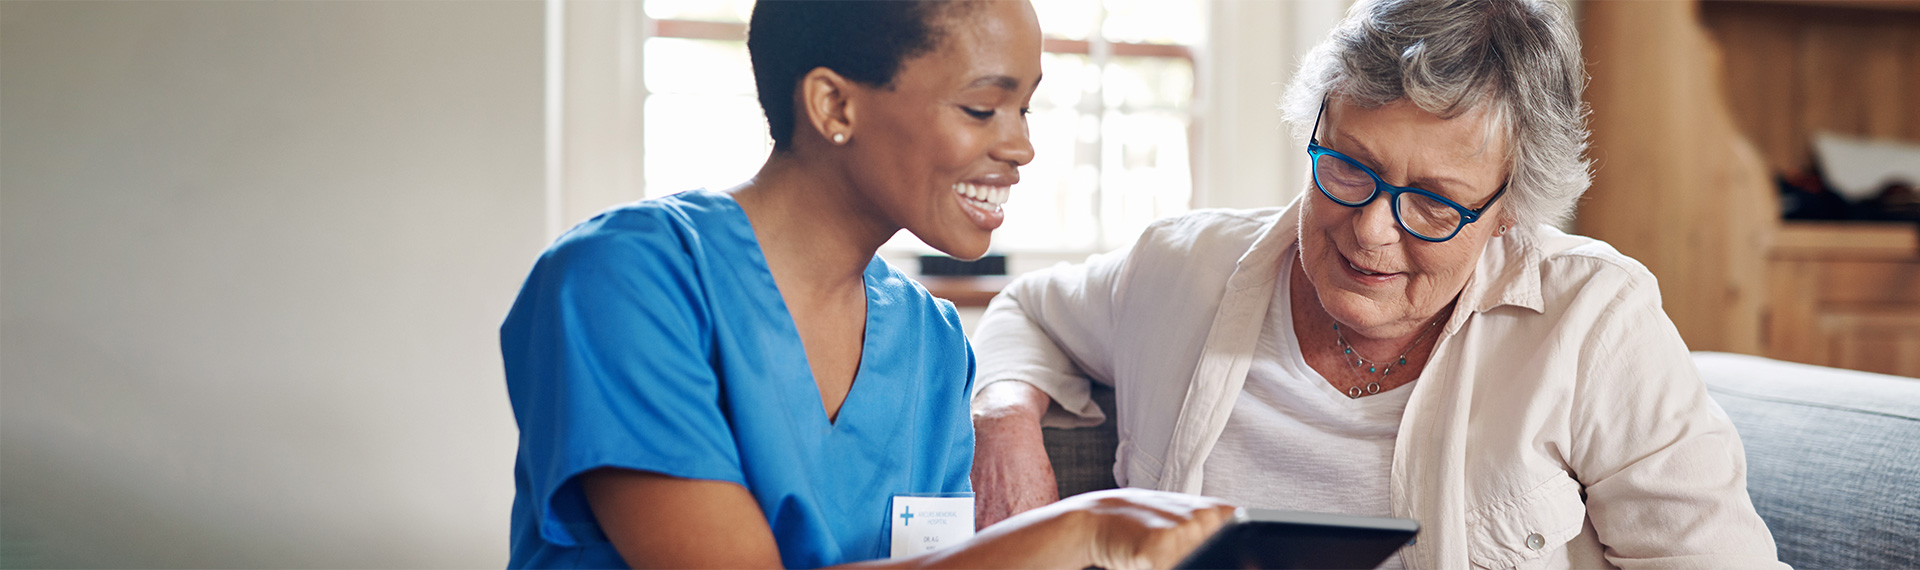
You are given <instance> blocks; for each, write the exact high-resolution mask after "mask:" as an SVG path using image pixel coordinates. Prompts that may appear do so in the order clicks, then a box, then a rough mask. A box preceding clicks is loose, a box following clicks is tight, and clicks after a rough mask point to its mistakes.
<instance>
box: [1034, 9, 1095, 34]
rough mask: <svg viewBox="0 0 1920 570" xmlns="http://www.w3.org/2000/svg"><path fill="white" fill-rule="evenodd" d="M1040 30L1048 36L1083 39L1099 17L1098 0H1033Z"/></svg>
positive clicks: (1091, 30) (1090, 32)
mask: <svg viewBox="0 0 1920 570" xmlns="http://www.w3.org/2000/svg"><path fill="white" fill-rule="evenodd" d="M1033 11H1034V13H1036V14H1039V15H1040V32H1041V34H1043V35H1045V36H1046V37H1049V38H1060V39H1067V40H1085V39H1087V36H1088V35H1090V34H1092V33H1093V23H1094V22H1095V21H1098V20H1099V18H1100V2H1099V0H1033Z"/></svg>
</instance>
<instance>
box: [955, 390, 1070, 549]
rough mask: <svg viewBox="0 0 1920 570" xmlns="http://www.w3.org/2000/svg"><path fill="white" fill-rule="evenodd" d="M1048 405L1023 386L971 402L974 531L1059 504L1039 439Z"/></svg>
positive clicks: (986, 392)
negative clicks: (974, 507)
mask: <svg viewBox="0 0 1920 570" xmlns="http://www.w3.org/2000/svg"><path fill="white" fill-rule="evenodd" d="M1050 403H1051V400H1049V399H1048V398H1047V395H1046V394H1045V393H1043V392H1041V391H1040V390H1038V389H1036V388H1034V387H1033V386H1030V385H1028V384H1026V383H1025V382H1000V383H996V384H994V385H992V386H988V387H987V388H986V389H985V390H982V391H981V393H980V396H979V398H977V399H976V400H975V401H974V407H973V410H974V411H973V427H974V441H975V447H976V452H975V458H974V463H973V474H972V475H973V488H974V492H975V498H976V500H975V504H976V505H977V509H976V512H975V515H974V521H975V524H976V525H978V526H979V528H987V527H990V526H992V525H994V524H995V523H998V522H1000V521H1001V520H1003V519H1006V518H1007V517H1011V516H1014V515H1017V514H1020V513H1022V512H1026V511H1028V510H1032V509H1034V508H1037V507H1041V506H1044V505H1047V504H1050V503H1053V502H1054V501H1058V500H1059V499H1060V496H1059V491H1058V487H1057V485H1056V482H1055V479H1054V473H1053V464H1052V462H1050V461H1049V460H1048V458H1047V449H1046V442H1045V440H1044V439H1043V437H1042V435H1041V431H1040V430H1041V428H1040V417H1041V415H1042V414H1044V413H1045V411H1046V409H1047V406H1048V405H1049V404H1050Z"/></svg>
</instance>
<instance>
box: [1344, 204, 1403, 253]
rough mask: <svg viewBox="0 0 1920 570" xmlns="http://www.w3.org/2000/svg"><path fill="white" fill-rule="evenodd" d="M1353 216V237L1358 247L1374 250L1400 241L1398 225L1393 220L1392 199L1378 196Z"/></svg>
mask: <svg viewBox="0 0 1920 570" xmlns="http://www.w3.org/2000/svg"><path fill="white" fill-rule="evenodd" d="M1358 209H1359V210H1360V211H1359V212H1355V213H1354V215H1353V222H1352V223H1353V237H1355V238H1357V239H1358V240H1359V242H1360V243H1359V244H1358V245H1359V246H1360V247H1365V248H1374V247H1380V246H1385V245H1392V244H1393V243H1394V242H1397V241H1400V223H1399V222H1396V221H1394V219H1393V197H1391V196H1387V195H1384V194H1382V195H1380V196H1376V197H1374V200H1373V202H1371V203H1369V204H1367V205H1365V206H1361V207H1359V208H1358Z"/></svg>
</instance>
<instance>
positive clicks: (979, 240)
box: [920, 234, 993, 261]
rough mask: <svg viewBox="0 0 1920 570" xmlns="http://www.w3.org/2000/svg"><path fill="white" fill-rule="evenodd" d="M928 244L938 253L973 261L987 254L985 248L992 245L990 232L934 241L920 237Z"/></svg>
mask: <svg viewBox="0 0 1920 570" xmlns="http://www.w3.org/2000/svg"><path fill="white" fill-rule="evenodd" d="M920 239H921V240H922V241H925V242H926V243H927V245H928V246H931V247H933V249H935V250H938V251H939V252H940V253H942V254H944V255H946V256H947V257H951V258H954V259H958V260H961V261H973V260H976V259H980V258H982V257H986V256H987V248H988V247H989V246H992V245H993V236H992V234H981V235H979V236H977V237H976V236H952V237H948V238H945V239H940V241H938V242H936V241H934V240H929V239H927V238H925V237H922V238H920Z"/></svg>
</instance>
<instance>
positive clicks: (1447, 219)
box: [1307, 99, 1507, 242]
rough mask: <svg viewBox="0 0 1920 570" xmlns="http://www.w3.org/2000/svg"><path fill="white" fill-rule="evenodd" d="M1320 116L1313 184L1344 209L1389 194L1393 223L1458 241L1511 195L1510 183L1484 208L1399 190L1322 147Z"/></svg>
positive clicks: (1312, 151)
mask: <svg viewBox="0 0 1920 570" xmlns="http://www.w3.org/2000/svg"><path fill="white" fill-rule="evenodd" d="M1326 112H1327V101H1326V99H1321V100H1320V114H1321V115H1324V114H1326ZM1319 135H1320V116H1319V115H1315V116H1314V118H1313V134H1312V137H1311V138H1310V139H1309V142H1308V143H1307V158H1308V160H1311V161H1313V185H1314V186H1315V187H1317V188H1319V189H1320V193H1321V194H1324V195H1326V197H1327V199H1329V200H1333V201H1334V202H1336V203H1339V204H1340V205H1342V206H1349V207H1353V208H1358V207H1361V206H1365V205H1367V204H1370V203H1372V202H1373V199H1374V198H1377V197H1379V196H1380V194H1381V193H1385V194H1386V195H1387V196H1388V197H1389V199H1390V200H1392V201H1393V202H1392V204H1393V219H1394V221H1395V222H1399V224H1400V229H1403V230H1407V233H1409V234H1413V237H1417V238H1420V239H1423V240H1426V241H1431V242H1443V241H1447V240H1450V239H1453V236H1455V235H1458V234H1459V233H1460V228H1464V227H1467V224H1471V223H1474V222H1476V221H1479V220H1480V214H1482V213H1485V212H1486V211H1487V208H1492V207H1493V203H1494V202H1498V201H1500V196H1502V195H1505V194H1506V193H1507V185H1506V183H1501V184H1500V190H1499V191H1497V192H1494V193H1493V197H1492V198H1488V199H1487V203H1486V204H1485V205H1482V206H1480V208H1479V209H1474V208H1468V207H1466V206H1462V205H1460V204H1459V203H1457V202H1454V201H1453V200H1448V199H1446V198H1444V197H1441V196H1440V195H1439V194H1435V193H1433V192H1429V191H1426V190H1421V189H1419V188H1412V187H1407V186H1394V185H1392V184H1388V183H1387V181H1385V180H1381V179H1380V175H1379V174H1375V173H1374V172H1373V169H1371V168H1367V167H1366V165H1363V164H1360V161H1357V160H1354V159H1352V158H1350V157H1348V156H1347V155H1344V154H1340V153H1339V152H1338V151H1335V150H1333V149H1330V148H1327V147H1324V146H1320V136H1319Z"/></svg>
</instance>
